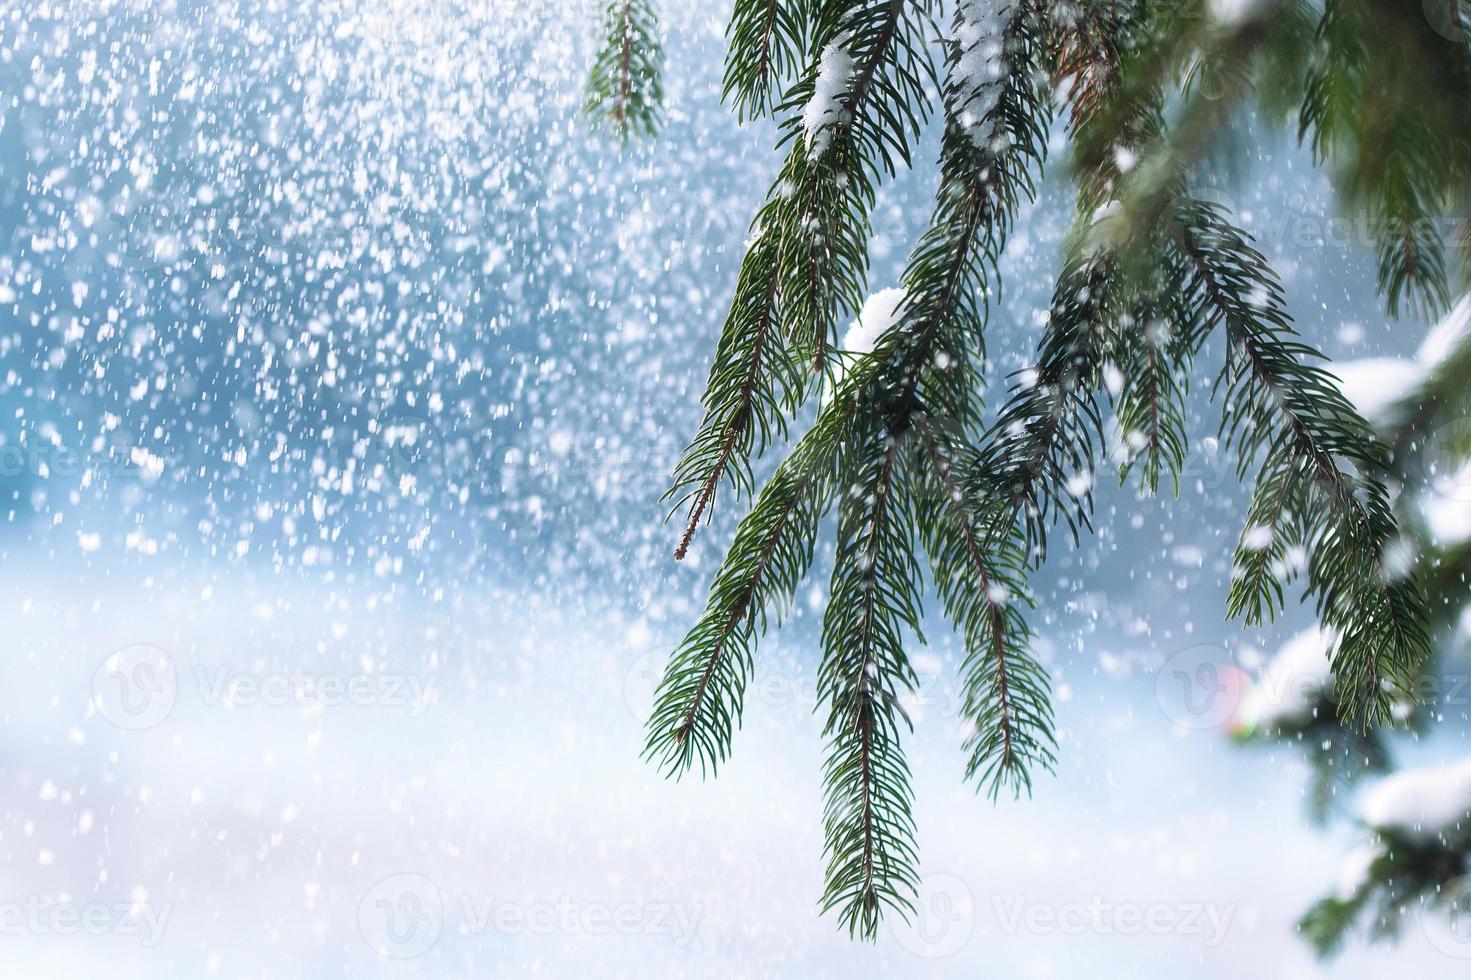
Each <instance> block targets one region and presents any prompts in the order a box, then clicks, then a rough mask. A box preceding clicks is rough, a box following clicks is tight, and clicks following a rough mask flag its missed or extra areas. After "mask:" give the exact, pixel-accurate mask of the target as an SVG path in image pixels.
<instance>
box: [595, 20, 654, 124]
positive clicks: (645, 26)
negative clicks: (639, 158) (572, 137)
mask: <svg viewBox="0 0 1471 980" xmlns="http://www.w3.org/2000/svg"><path fill="white" fill-rule="evenodd" d="M603 19H604V24H605V27H604V35H603V44H602V46H601V47H599V48H598V51H597V54H596V55H595V56H594V57H593V62H592V67H591V68H590V69H589V70H588V76H587V97H586V101H585V103H584V106H583V111H584V112H585V113H586V114H587V116H588V118H589V119H591V120H592V121H593V123H594V124H595V125H598V126H602V127H604V128H605V129H607V130H609V131H611V132H613V133H615V134H617V136H618V137H619V138H620V139H621V140H623V141H624V142H625V143H626V142H627V141H628V139H629V137H630V136H652V135H653V134H654V133H655V132H657V131H658V129H659V124H660V121H661V119H662V118H663V108H662V103H663V101H664V83H663V77H662V66H663V61H664V49H663V47H662V45H661V44H660V43H659V22H658V15H657V14H656V12H655V9H654V4H653V3H652V0H610V2H609V3H608V5H607V7H606V8H605V10H604V15H603Z"/></svg>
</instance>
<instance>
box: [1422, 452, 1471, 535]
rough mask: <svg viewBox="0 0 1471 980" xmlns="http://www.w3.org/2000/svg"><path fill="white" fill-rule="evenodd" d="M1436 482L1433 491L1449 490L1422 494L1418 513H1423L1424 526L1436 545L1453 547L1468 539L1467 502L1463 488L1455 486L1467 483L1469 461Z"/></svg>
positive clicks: (1470, 531) (1470, 517)
mask: <svg viewBox="0 0 1471 980" xmlns="http://www.w3.org/2000/svg"><path fill="white" fill-rule="evenodd" d="M1436 484H1437V485H1436V489H1437V491H1439V490H1441V489H1445V490H1449V491H1451V492H1446V493H1441V492H1433V493H1427V494H1425V495H1424V496H1422V497H1421V498H1420V513H1421V514H1423V515H1424V517H1425V527H1426V530H1428V531H1429V532H1430V540H1431V541H1433V542H1434V543H1435V545H1436V547H1439V548H1453V547H1455V546H1456V545H1459V544H1461V543H1463V542H1465V541H1467V540H1471V503H1468V502H1467V500H1466V498H1465V493H1464V490H1463V489H1462V491H1461V492H1455V491H1456V490H1457V488H1465V487H1467V486H1471V463H1464V464H1462V466H1461V468H1460V469H1459V470H1458V471H1457V472H1456V474H1455V475H1454V476H1452V477H1449V478H1447V479H1444V481H1441V480H1437V481H1436Z"/></svg>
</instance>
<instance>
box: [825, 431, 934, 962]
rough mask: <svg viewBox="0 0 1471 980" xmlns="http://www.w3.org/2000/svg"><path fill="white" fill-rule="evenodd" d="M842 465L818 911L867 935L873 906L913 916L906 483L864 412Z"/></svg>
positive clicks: (913, 580) (899, 444)
mask: <svg viewBox="0 0 1471 980" xmlns="http://www.w3.org/2000/svg"><path fill="white" fill-rule="evenodd" d="M866 429H867V431H866V432H865V433H864V434H863V435H862V437H861V438H860V440H859V443H858V446H857V447H855V449H854V450H853V452H852V454H851V458H852V463H851V464H850V466H849V467H845V474H844V481H843V486H842V487H841V488H840V489H841V490H842V493H843V496H842V503H841V504H840V507H839V516H838V552H837V557H836V559H835V561H834V564H833V576H832V586H831V590H830V595H829V599H828V604H827V610H826V613H825V615H824V616H823V624H822V639H823V660H822V668H821V671H820V672H819V675H818V683H817V693H818V697H819V698H821V699H822V700H824V701H825V702H826V703H827V704H828V718H827V723H826V725H825V726H824V729H823V734H824V735H826V736H828V738H829V739H830V742H829V749H828V758H827V762H826V763H825V765H824V767H823V788H824V794H825V797H826V804H825V807H824V819H823V824H824V838H825V842H826V843H825V850H826V854H827V871H826V889H825V891H824V894H823V898H822V908H823V911H828V910H831V909H837V910H838V915H839V922H840V923H841V925H842V926H843V927H845V928H846V929H847V931H848V933H849V935H851V936H859V937H861V938H864V939H873V938H874V936H875V934H876V932H877V929H878V923H879V919H880V916H881V910H882V909H883V908H884V907H888V908H892V909H896V910H898V911H900V912H901V913H904V912H912V911H913V909H914V905H913V896H914V895H915V893H916V891H917V890H918V886H919V874H918V872H917V871H916V870H915V866H916V864H917V863H918V853H917V850H916V847H915V844H914V832H915V826H914V818H913V816H912V814H911V808H912V802H913V794H912V791H911V789H910V785H909V766H908V764H907V763H906V762H905V759H904V753H903V749H902V748H901V746H900V728H901V725H902V726H905V727H912V726H910V722H909V717H908V715H907V714H906V713H905V712H904V709H903V707H902V706H901V705H900V703H899V697H900V694H901V693H903V692H905V691H912V690H913V689H914V686H915V683H916V677H915V674H914V670H913V668H912V667H911V666H910V664H909V658H908V656H907V655H906V654H905V651H904V635H905V631H906V630H907V631H909V632H911V633H914V634H918V633H919V629H920V599H919V595H920V574H919V568H918V566H917V564H916V563H915V560H914V549H913V542H912V541H911V539H910V535H911V533H912V530H911V529H912V527H913V523H914V522H913V513H912V507H913V496H912V492H911V490H910V488H909V487H907V486H906V485H905V483H906V481H905V476H904V470H905V468H906V467H905V466H904V462H905V461H904V460H902V459H901V457H902V456H906V455H908V453H907V452H905V446H904V440H903V439H902V436H896V434H894V433H892V432H890V431H889V430H888V429H886V428H885V427H884V425H883V424H882V422H881V421H880V420H879V419H877V418H875V417H870V419H869V421H868V424H867V426H866Z"/></svg>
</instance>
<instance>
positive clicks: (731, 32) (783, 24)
mask: <svg viewBox="0 0 1471 980" xmlns="http://www.w3.org/2000/svg"><path fill="white" fill-rule="evenodd" d="M805 8H806V4H805V3H793V2H791V0H736V4H735V9H734V10H733V11H732V12H731V15H730V24H729V26H727V28H726V31H725V37H726V41H727V44H728V47H727V50H726V56H725V79H724V81H723V83H722V85H721V100H722V101H724V102H727V103H729V104H730V105H731V106H732V107H733V108H734V109H735V111H736V117H737V118H738V119H740V120H741V121H742V122H744V121H745V120H747V119H754V118H757V117H759V116H762V115H765V114H767V113H769V112H771V111H772V110H773V109H774V108H775V103H776V101H777V93H779V92H781V90H782V89H783V87H784V86H785V85H786V84H787V82H788V81H789V79H790V77H791V75H792V74H793V73H794V72H795V71H796V70H797V68H798V66H799V65H800V64H801V61H802V59H803V57H804V56H805V54H806V47H805V43H804V41H805V37H806V33H807V27H806V23H805V15H806V14H807V13H808V11H807V10H806V9H805Z"/></svg>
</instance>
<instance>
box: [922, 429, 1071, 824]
mask: <svg viewBox="0 0 1471 980" xmlns="http://www.w3.org/2000/svg"><path fill="white" fill-rule="evenodd" d="M916 429H917V431H918V434H919V438H920V439H921V440H922V443H923V448H924V455H925V464H926V465H924V466H922V467H921V477H920V479H921V480H922V481H923V489H922V490H921V492H920V494H919V501H920V506H919V509H918V514H917V517H918V521H919V530H920V536H921V539H922V540H923V541H924V545H925V550H926V552H927V553H928V554H929V556H930V565H931V570H932V574H933V577H934V581H935V586H936V589H937V591H938V592H939V594H940V598H941V600H942V602H943V603H944V606H945V612H946V615H947V616H948V617H949V619H950V620H951V622H953V623H955V624H956V627H957V628H958V629H959V630H960V633H961V635H962V637H963V638H964V640H965V644H966V650H967V651H968V653H967V657H966V661H965V663H964V664H963V665H962V667H961V674H962V676H963V678H964V683H965V687H964V690H965V703H964V706H963V708H962V711H963V715H964V717H965V718H966V719H968V720H969V721H970V723H971V725H972V732H971V735H970V736H969V738H968V740H967V742H966V749H967V750H968V752H969V753H970V757H969V760H968V762H967V764H966V778H967V779H972V778H974V779H976V780H977V782H978V784H979V785H981V786H982V787H984V788H985V789H986V791H987V793H988V795H989V796H990V797H991V798H992V799H993V800H994V799H995V798H996V797H997V796H998V795H999V794H1000V792H1001V791H1002V790H1003V789H1010V790H1011V792H1012V795H1013V796H1014V797H1015V796H1019V795H1020V794H1021V792H1022V791H1023V790H1026V791H1027V792H1030V791H1031V785H1032V776H1031V774H1032V771H1033V770H1034V769H1038V768H1040V769H1044V770H1047V771H1051V770H1052V768H1053V766H1054V765H1055V764H1056V761H1057V758H1056V748H1057V743H1056V739H1055V737H1054V736H1053V734H1052V705H1051V686H1050V684H1049V682H1048V678H1047V673H1046V671H1045V669H1043V667H1042V666H1041V665H1040V664H1039V663H1038V662H1037V661H1036V660H1035V659H1034V658H1033V657H1032V655H1031V652H1030V649H1029V648H1030V644H1031V630H1030V629H1029V628H1028V626H1027V623H1026V618H1025V616H1024V614H1023V609H1024V608H1029V607H1030V606H1031V605H1032V604H1033V603H1032V599H1031V596H1030V593H1029V592H1028V591H1027V586H1026V569H1027V552H1026V542H1025V540H1024V539H1023V538H1022V536H1021V535H1020V534H1019V533H1018V532H1017V529H1016V524H1015V521H1014V520H1012V515H1011V514H1010V513H1009V512H1008V510H1007V509H1006V507H1005V505H1004V503H1002V504H1001V505H1000V506H998V502H997V501H995V500H985V499H981V500H977V499H976V498H974V497H970V496H967V495H966V493H965V491H964V490H963V489H962V488H961V486H960V484H959V483H958V481H957V480H956V478H955V473H954V471H955V469H956V464H955V462H954V461H955V460H956V459H957V458H963V457H964V455H965V454H967V453H969V452H971V450H970V449H969V447H968V446H966V445H965V443H964V442H961V441H959V440H955V439H954V438H950V437H947V436H948V433H947V432H946V430H944V429H943V428H941V427H939V426H936V425H935V424H934V423H933V421H932V420H930V419H928V418H920V419H919V420H917V421H916ZM975 465H976V464H975V462H974V461H970V462H967V461H964V460H963V459H962V462H961V463H960V464H959V467H960V469H961V470H965V469H967V468H972V467H974V466H975Z"/></svg>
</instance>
